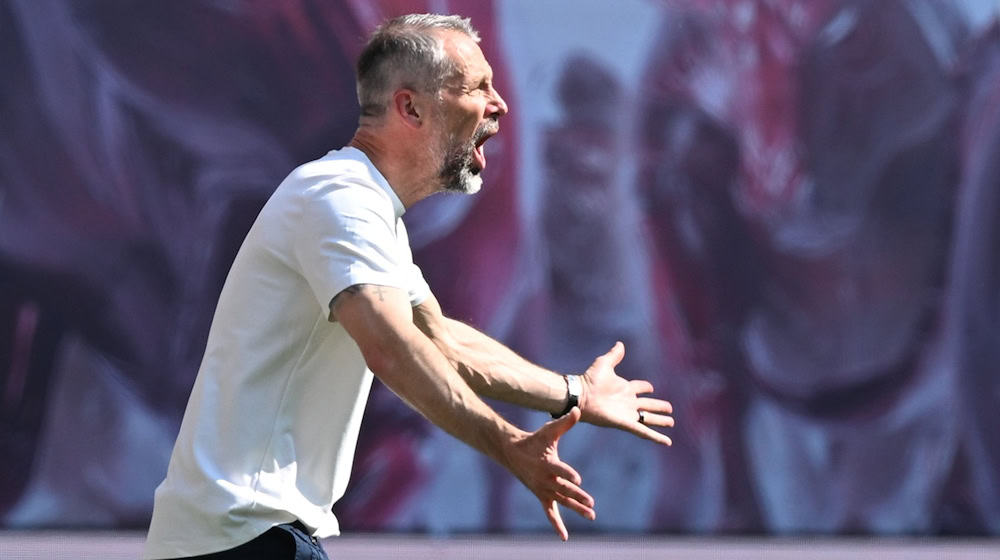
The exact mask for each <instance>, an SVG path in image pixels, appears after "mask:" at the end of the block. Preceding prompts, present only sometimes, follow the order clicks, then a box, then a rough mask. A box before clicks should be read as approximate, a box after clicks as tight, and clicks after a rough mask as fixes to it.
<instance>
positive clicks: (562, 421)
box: [539, 406, 581, 441]
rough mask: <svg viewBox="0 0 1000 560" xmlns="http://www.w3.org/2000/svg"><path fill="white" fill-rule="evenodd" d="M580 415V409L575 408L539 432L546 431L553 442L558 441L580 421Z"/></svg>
mask: <svg viewBox="0 0 1000 560" xmlns="http://www.w3.org/2000/svg"><path fill="white" fill-rule="evenodd" d="M580 414H581V413H580V407H578V406H574V407H573V409H572V410H570V411H569V412H568V413H566V415H564V416H562V417H560V418H556V419H555V420H551V421H549V422H548V423H547V424H545V425H544V426H542V429H541V430H539V431H542V430H544V431H545V435H546V437H551V438H552V440H553V441H556V440H558V439H559V438H560V437H562V435H563V434H565V433H566V432H568V431H569V429H570V428H572V427H573V426H575V425H576V423H577V422H579V421H580Z"/></svg>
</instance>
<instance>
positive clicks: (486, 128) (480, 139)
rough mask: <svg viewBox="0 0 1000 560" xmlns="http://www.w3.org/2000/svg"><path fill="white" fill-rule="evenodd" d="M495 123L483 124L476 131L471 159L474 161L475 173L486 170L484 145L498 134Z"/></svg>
mask: <svg viewBox="0 0 1000 560" xmlns="http://www.w3.org/2000/svg"><path fill="white" fill-rule="evenodd" d="M497 128H498V127H497V126H496V122H491V123H487V124H484V125H483V126H481V127H480V128H479V130H477V131H476V136H475V143H474V148H473V150H472V157H473V159H475V160H476V167H477V169H476V171H477V172H479V171H482V170H483V169H486V152H485V148H484V145H485V144H486V141H487V140H489V139H490V138H492V137H493V135H494V134H496V133H497V132H498V130H497Z"/></svg>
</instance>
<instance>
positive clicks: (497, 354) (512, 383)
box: [435, 319, 566, 412]
mask: <svg viewBox="0 0 1000 560" xmlns="http://www.w3.org/2000/svg"><path fill="white" fill-rule="evenodd" d="M445 325H446V326H447V330H448V333H449V335H450V340H449V339H448V338H443V340H442V341H441V342H440V343H439V341H438V340H437V339H435V343H438V347H439V348H441V351H442V353H444V354H445V355H446V356H447V357H448V359H449V360H450V361H451V363H452V364H453V365H454V366H455V369H456V370H457V371H458V373H459V374H461V376H462V378H463V379H464V380H465V382H466V383H468V384H469V386H470V387H472V388H473V390H475V392H476V393H478V394H480V395H483V396H487V397H490V398H494V399H498V400H502V401H504V402H509V403H512V404H516V405H519V406H524V407H528V408H533V409H536V410H544V411H546V412H559V411H561V410H562V409H563V408H564V407H565V406H566V381H565V379H563V376H561V375H559V374H557V373H555V372H552V371H549V370H547V369H545V368H542V367H539V366H537V365H535V364H532V363H531V362H529V361H528V360H525V359H524V358H522V357H520V356H518V355H517V354H516V353H515V352H514V351H512V350H511V349H509V348H507V347H506V346H504V345H503V344H501V343H499V342H497V341H496V340H494V339H492V338H490V337H489V336H487V335H486V334H483V333H481V332H479V331H478V330H476V329H474V328H472V327H470V326H468V325H466V324H464V323H461V322H459V321H454V320H452V319H445Z"/></svg>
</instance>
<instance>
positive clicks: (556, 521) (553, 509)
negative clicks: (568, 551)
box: [542, 500, 569, 541]
mask: <svg viewBox="0 0 1000 560" xmlns="http://www.w3.org/2000/svg"><path fill="white" fill-rule="evenodd" d="M542 503H543V505H545V517H548V518H549V523H551V524H552V528H553V529H555V530H556V533H557V534H558V535H559V538H560V539H562V540H563V541H568V540H569V531H567V530H566V524H565V523H563V520H562V516H561V515H559V506H557V505H556V503H555V501H553V500H549V502H548V503H547V504H546V503H545V502H542Z"/></svg>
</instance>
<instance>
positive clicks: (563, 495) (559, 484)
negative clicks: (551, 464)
mask: <svg viewBox="0 0 1000 560" xmlns="http://www.w3.org/2000/svg"><path fill="white" fill-rule="evenodd" d="M555 486H556V488H555V494H556V497H557V499H558V500H559V503H561V504H562V505H564V506H566V507H568V508H570V509H571V510H573V511H575V512H577V513H578V514H580V515H581V516H582V517H586V518H587V519H594V518H595V517H597V514H596V513H594V498H592V497H591V496H590V494H588V493H586V492H585V491H584V490H583V489H582V488H580V487H579V486H577V485H576V484H573V483H571V482H569V481H568V480H565V479H562V478H559V479H556V485H555Z"/></svg>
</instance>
